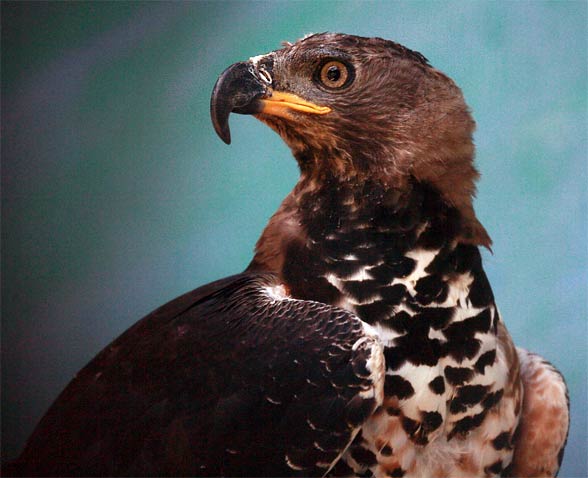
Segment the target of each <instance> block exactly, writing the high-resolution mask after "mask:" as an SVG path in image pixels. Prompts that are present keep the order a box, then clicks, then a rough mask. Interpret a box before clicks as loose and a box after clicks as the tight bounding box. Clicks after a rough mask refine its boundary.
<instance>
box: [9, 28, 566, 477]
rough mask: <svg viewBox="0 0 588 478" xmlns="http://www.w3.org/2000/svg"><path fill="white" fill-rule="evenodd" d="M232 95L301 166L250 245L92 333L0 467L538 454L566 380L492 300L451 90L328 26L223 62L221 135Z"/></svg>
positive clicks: (372, 41) (392, 52)
mask: <svg viewBox="0 0 588 478" xmlns="http://www.w3.org/2000/svg"><path fill="white" fill-rule="evenodd" d="M232 112H237V113H242V114H252V115H255V116H256V117H257V118H258V119H260V120H261V121H263V122H264V123H266V124H268V125H269V126H270V127H271V128H272V129H274V130H275V131H276V132H278V133H279V134H280V136H281V137H282V138H283V139H284V141H285V142H286V143H287V144H288V146H290V148H291V149H292V152H293V154H294V156H295V158H296V160H297V162H298V164H299V166H300V171H301V176H300V180H299V182H298V184H297V185H296V186H295V188H294V190H293V191H292V192H291V193H290V194H289V195H288V196H287V197H286V198H285V200H284V201H283V203H282V205H281V206H280V208H279V209H278V211H277V212H276V213H275V215H274V216H273V217H272V218H271V220H270V222H269V224H268V225H267V227H266V228H265V230H264V232H263V234H262V235H261V238H260V239H259V241H258V243H257V246H256V251H255V256H254V258H253V260H252V262H251V264H250V265H249V267H248V268H247V270H246V271H245V272H244V273H243V274H240V275H237V276H233V277H230V278H227V279H223V280H221V281H217V282H215V283H212V284H209V285H207V286H204V287H202V288H200V289H197V290H195V291H193V292H191V293H188V294H186V295H184V296H182V297H180V298H178V299H176V300H174V301H172V302H170V303H169V304H167V305H166V306H164V307H162V308H161V309H158V310H157V311H155V312H154V313H153V314H151V315H149V316H147V317H146V318H144V319H143V320H142V321H140V322H138V323H137V324H136V325H135V326H134V327H132V328H131V329H129V330H128V331H127V332H126V333H125V334H123V335H122V336H121V337H120V338H119V339H117V340H116V341H115V342H113V344H111V345H110V346H109V347H107V348H106V349H105V350H104V351H103V352H101V354H99V355H98V356H97V357H96V359H94V360H93V361H92V362H91V363H90V364H89V365H88V366H87V367H86V368H84V369H83V370H82V371H81V372H80V374H79V375H78V376H77V377H76V378H75V379H74V380H73V381H72V383H70V385H69V386H68V387H67V388H66V390H65V391H64V392H63V393H62V395H61V396H60V397H59V398H58V399H57V401H56V402H55V403H54V405H53V406H52V407H51V409H50V410H49V411H48V413H47V414H46V416H45V417H44V418H43V420H42V421H41V423H40V425H39V426H38V427H37V429H36V431H35V432H34V433H33V435H32V437H31V439H30V440H29V442H28V444H27V446H26V448H25V451H24V452H23V454H22V455H21V457H20V458H19V459H18V460H17V462H16V463H14V464H13V465H12V466H13V468H11V469H6V470H5V471H8V472H9V473H10V472H11V471H15V472H18V473H23V474H28V475H49V474H50V475H103V474H107V475H208V476H210V475H241V476H253V475H255V476H276V475H278V476H293V475H304V476H320V475H332V476H342V475H359V476H405V477H408V476H413V477H417V476H501V475H503V476H506V475H515V476H520V475H523V474H524V475H525V476H540V475H541V476H543V475H554V474H556V473H557V470H558V468H559V464H560V461H561V457H562V453H563V446H564V444H565V438H566V433H567V427H568V423H569V414H568V408H567V398H566V387H565V383H564V382H563V379H562V377H561V376H560V375H559V374H558V373H557V371H556V370H555V369H554V368H553V367H552V366H551V365H549V364H547V363H546V362H544V361H542V360H541V359H540V358H538V357H537V356H535V355H532V354H529V353H528V352H526V351H524V350H522V349H516V348H515V346H514V344H513V343H512V340H511V339H510V336H509V335H508V332H507V331H506V328H505V326H504V323H503V322H502V320H501V317H500V314H499V313H498V311H497V308H496V305H495V303H494V296H493V294H492V289H491V287H490V284H489V282H488V279H487V277H486V275H485V273H484V270H483V266H482V259H481V255H480V251H479V246H484V247H488V248H489V247H490V245H491V241H490V238H489V236H488V234H487V233H486V231H485V229H484V227H483V226H482V225H481V224H480V222H479V221H478V219H477V218H476V215H475V213H474V209H473V205H472V201H473V195H474V192H475V184H474V183H475V180H476V179H477V177H478V173H477V171H476V169H475V167H474V164H473V156H474V146H473V143H472V132H473V129H474V121H473V119H472V118H471V115H470V113H469V111H468V108H467V106H466V104H465V102H464V99H463V96H462V94H461V92H460V90H459V88H458V87H457V86H456V85H455V84H454V83H453V82H452V81H451V80H450V79H449V78H448V77H447V76H445V75H444V74H443V73H441V72H439V71H438V70H436V69H434V68H433V67H432V66H430V64H429V63H428V61H427V60H426V59H425V58H424V57H423V56H422V55H421V54H419V53H416V52H413V51H411V50H409V49H407V48H405V47H403V46H401V45H398V44H396V43H393V42H390V41H386V40H382V39H379V38H363V37H355V36H349V35H340V34H329V33H326V34H319V35H312V36H309V37H307V38H304V39H303V40H301V41H299V42H297V43H294V44H286V45H285V46H284V48H283V49H281V50H277V51H275V52H271V53H269V54H267V55H263V56H258V57H254V58H251V59H250V60H249V61H247V62H241V63H237V64H235V65H232V66H231V67H229V68H228V69H227V70H226V71H225V72H224V73H223V74H222V75H221V76H220V78H219V80H218V81H217V84H216V85H215V88H214V91H213V95H212V99H211V114H212V120H213V125H214V127H215V129H216V131H217V133H218V134H219V136H220V137H221V138H222V139H223V140H224V141H225V142H227V143H228V142H230V131H229V128H228V119H229V115H230V114H231V113H232ZM539 431H540V433H539ZM539 456H541V459H538V458H537V457H539Z"/></svg>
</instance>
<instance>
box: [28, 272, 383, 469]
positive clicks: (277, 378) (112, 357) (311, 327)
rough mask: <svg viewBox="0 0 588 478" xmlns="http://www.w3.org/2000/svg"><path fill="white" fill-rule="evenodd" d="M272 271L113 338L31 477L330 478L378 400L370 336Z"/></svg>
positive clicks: (34, 453) (35, 460)
mask: <svg viewBox="0 0 588 478" xmlns="http://www.w3.org/2000/svg"><path fill="white" fill-rule="evenodd" d="M279 288H280V284H279V282H278V280H277V278H276V277H275V276H274V275H272V274H252V273H247V274H240V275H237V276H232V277H230V278H227V279H223V280H221V281H217V282H216V283H212V284H209V285H207V286H204V287H202V288H200V289H197V290H195V291H192V292H190V293H188V294H185V295H183V296H181V297H179V298H178V299H176V300H174V301H172V302H170V303H168V304H166V305H165V306H163V307H161V308H159V309H158V310H156V311H154V312H153V313H152V314H150V315H148V316H147V317H145V318H144V319H142V320H141V321H139V322H138V323H137V324H136V325H135V326H133V327H131V328H130V329H129V330H128V331H127V332H125V333H124V334H123V335H122V336H121V337H119V338H118V339H117V340H115V341H114V342H113V343H112V344H111V345H109V346H108V347H106V348H105V349H104V350H103V351H102V352H101V353H100V354H99V355H98V356H97V357H96V358H95V359H94V360H93V361H91V362H90V363H89V364H88V365H87V366H86V367H85V368H84V369H82V371H81V372H80V373H79V374H78V375H77V376H76V378H74V380H72V382H71V383H70V384H69V385H68V387H67V388H66V389H65V390H64V391H63V393H62V394H61V395H60V396H59V397H58V399H57V400H56V402H55V403H54V404H53V405H52V407H51V408H50V409H49V411H48V412H47V414H46V415H45V417H44V418H43V419H42V420H41V422H40V424H39V425H38V427H37V429H36V430H35V432H34V433H33V435H32V436H31V438H30V439H29V441H28V443H27V446H26V447H25V451H24V452H23V454H22V455H21V457H20V458H19V460H18V462H17V464H19V465H20V467H21V472H22V473H23V474H27V475H44V476H50V475H60V476H66V475H86V476H98V475H101V476H116V475H135V476H139V475H141V476H145V475H159V476H164V475H175V476H179V475H191V476H196V475H200V476H212V475H214V476H219V475H225V476H226V475H229V476H252V475H255V476H264V475H265V476H268V475H272V476H287V475H295V474H303V475H307V476H310V475H322V474H324V473H325V472H326V471H327V470H328V469H329V468H330V467H331V465H332V464H333V462H334V461H336V460H337V459H338V458H339V457H340V456H341V454H342V452H343V451H344V450H345V448H346V447H347V446H348V445H349V443H350V442H351V440H352V439H353V436H354V435H355V434H356V433H357V431H358V430H359V428H360V426H361V424H362V423H363V422H364V421H365V420H366V419H367V417H369V416H370V415H371V413H372V412H373V410H374V409H375V408H376V407H377V406H378V405H379V404H380V403H381V401H382V393H383V376H384V363H383V354H382V348H381V345H380V343H379V342H378V339H377V336H376V334H375V332H374V331H373V330H372V329H371V328H370V327H369V326H368V325H366V324H364V323H363V322H362V321H361V320H359V319H358V318H357V317H356V316H354V315H353V314H351V313H349V312H347V311H344V310H341V309H337V308H335V307H331V306H327V305H325V304H322V303H318V302H310V301H301V300H294V299H291V298H289V297H288V296H286V295H284V294H282V295H280V294H277V293H275V291H276V290H280V289H279Z"/></svg>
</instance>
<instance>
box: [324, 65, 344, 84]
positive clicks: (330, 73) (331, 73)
mask: <svg viewBox="0 0 588 478" xmlns="http://www.w3.org/2000/svg"><path fill="white" fill-rule="evenodd" d="M339 78H341V70H340V69H339V67H338V66H335V65H333V66H330V67H329V69H328V70H327V79H328V80H329V81H332V82H333V83H334V82H336V81H338V80H339Z"/></svg>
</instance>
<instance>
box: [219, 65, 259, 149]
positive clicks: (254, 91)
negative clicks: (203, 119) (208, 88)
mask: <svg viewBox="0 0 588 478" xmlns="http://www.w3.org/2000/svg"><path fill="white" fill-rule="evenodd" d="M265 92H266V87H265V85H263V84H262V83H261V82H260V81H259V79H257V78H256V77H255V76H254V75H253V73H252V66H251V64H249V63H246V62H240V63H235V64H234V65H231V66H230V67H228V68H227V69H226V70H225V71H223V72H222V73H221V75H220V76H219V78H218V80H216V83H215V85H214V88H213V90H212V96H211V98H210V117H211V119H212V125H213V126H214V130H215V131H216V134H218V136H219V137H220V139H222V140H223V141H224V142H225V143H226V144H231V131H230V129H229V115H230V114H231V113H232V112H235V113H240V114H255V113H257V112H258V110H259V103H258V102H257V98H259V97H260V96H262V95H263V94H265Z"/></svg>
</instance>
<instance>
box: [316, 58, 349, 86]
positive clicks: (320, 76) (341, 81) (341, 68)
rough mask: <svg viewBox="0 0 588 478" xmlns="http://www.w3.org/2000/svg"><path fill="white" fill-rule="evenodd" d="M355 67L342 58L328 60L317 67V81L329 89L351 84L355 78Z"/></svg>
mask: <svg viewBox="0 0 588 478" xmlns="http://www.w3.org/2000/svg"><path fill="white" fill-rule="evenodd" d="M353 73H354V72H353V68H352V67H351V65H349V64H347V63H343V62H342V61H340V60H327V61H325V62H324V63H322V64H321V66H320V67H319V68H318V69H317V71H316V75H315V79H316V81H317V83H318V84H319V85H321V86H323V87H324V88H326V89H328V90H340V89H343V88H346V87H347V86H349V85H350V84H351V83H352V81H353V79H354V74H353Z"/></svg>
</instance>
